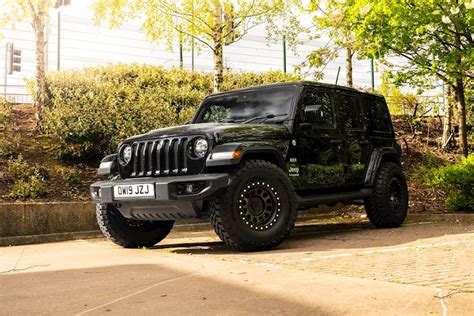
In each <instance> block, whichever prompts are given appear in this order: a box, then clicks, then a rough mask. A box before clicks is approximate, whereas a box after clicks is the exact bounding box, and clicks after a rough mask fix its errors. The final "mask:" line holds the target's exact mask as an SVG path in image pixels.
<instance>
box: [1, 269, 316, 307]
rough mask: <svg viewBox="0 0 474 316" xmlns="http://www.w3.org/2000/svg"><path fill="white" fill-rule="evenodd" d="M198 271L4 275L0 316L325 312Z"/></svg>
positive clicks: (96, 270) (77, 270) (83, 270)
mask: <svg viewBox="0 0 474 316" xmlns="http://www.w3.org/2000/svg"><path fill="white" fill-rule="evenodd" d="M197 270H198V272H197V273H190V272H183V271H178V270H174V269H170V268H168V267H165V266H164V265H161V264H139V265H119V266H108V267H96V268H87V269H73V270H59V271H50V272H32V273H18V274H11V275H2V276H0V282H1V286H0V301H1V302H2V312H1V313H0V314H2V315H3V313H5V315H32V314H59V315H70V314H80V313H83V312H86V313H87V314H89V313H90V314H104V313H106V312H112V314H117V313H119V314H123V313H125V314H127V313H130V312H132V311H133V313H134V314H137V315H140V314H176V315H194V314H201V313H202V314H233V313H238V314H244V315H245V314H254V315H258V314H266V313H268V311H271V312H272V313H275V314H288V315H290V314H294V313H296V314H305V313H308V312H311V313H315V314H321V313H322V311H318V308H317V307H315V306H308V305H306V304H304V303H303V302H297V301H295V300H291V301H290V300H288V299H287V298H285V296H284V293H282V295H276V294H272V293H265V292H262V291H258V290H256V289H255V288H253V287H252V286H240V285H236V284H231V283H228V282H223V281H220V280H216V278H215V277H213V276H211V275H205V273H206V270H205V269H204V268H199V269H197ZM201 272H204V275H202V274H201V275H200V274H199V273H201ZM207 272H209V271H207ZM210 272H212V273H213V274H215V273H216V271H210ZM212 273H211V274H212ZM221 273H229V271H227V269H226V270H223V271H222V272H221ZM245 278H246V277H245V276H242V278H241V279H242V281H243V282H244V283H243V284H247V285H249V284H250V283H252V280H245ZM246 282H248V283H246ZM223 302H225V304H223Z"/></svg>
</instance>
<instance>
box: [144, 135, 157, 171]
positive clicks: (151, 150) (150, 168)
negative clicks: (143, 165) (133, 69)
mask: <svg viewBox="0 0 474 316" xmlns="http://www.w3.org/2000/svg"><path fill="white" fill-rule="evenodd" d="M155 147H156V141H154V142H151V146H148V148H149V149H148V153H147V155H148V165H147V170H146V175H147V176H151V175H152V174H153V171H154V170H153V166H154V164H153V156H154V154H155Z"/></svg>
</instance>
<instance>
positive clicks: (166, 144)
mask: <svg viewBox="0 0 474 316" xmlns="http://www.w3.org/2000/svg"><path fill="white" fill-rule="evenodd" d="M170 142H171V141H170V140H169V139H166V140H165V141H164V142H163V143H164V144H163V146H164V147H165V150H164V152H165V154H164V161H165V169H164V170H163V174H169V172H170Z"/></svg>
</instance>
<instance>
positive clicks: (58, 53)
mask: <svg viewBox="0 0 474 316" xmlns="http://www.w3.org/2000/svg"><path fill="white" fill-rule="evenodd" d="M57 26H58V34H57V36H58V38H57V41H56V45H57V46H56V70H57V71H60V70H61V11H59V10H58V25H57Z"/></svg>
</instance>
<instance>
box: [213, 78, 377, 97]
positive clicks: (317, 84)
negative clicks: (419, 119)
mask: <svg viewBox="0 0 474 316" xmlns="http://www.w3.org/2000/svg"><path fill="white" fill-rule="evenodd" d="M287 86H314V87H323V88H329V89H338V90H343V91H348V92H356V93H359V94H365V95H369V96H374V97H379V98H383V95H381V94H378V93H374V92H367V91H362V90H359V89H355V88H350V87H346V86H340V85H335V84H329V83H322V82H317V81H308V80H301V81H290V82H280V83H272V84H265V85H258V86H251V87H247V88H240V89H234V90H228V91H223V92H218V93H212V94H211V95H209V97H214V96H220V95H226V94H230V93H235V92H245V91H252V90H258V89H263V88H270V87H287Z"/></svg>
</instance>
